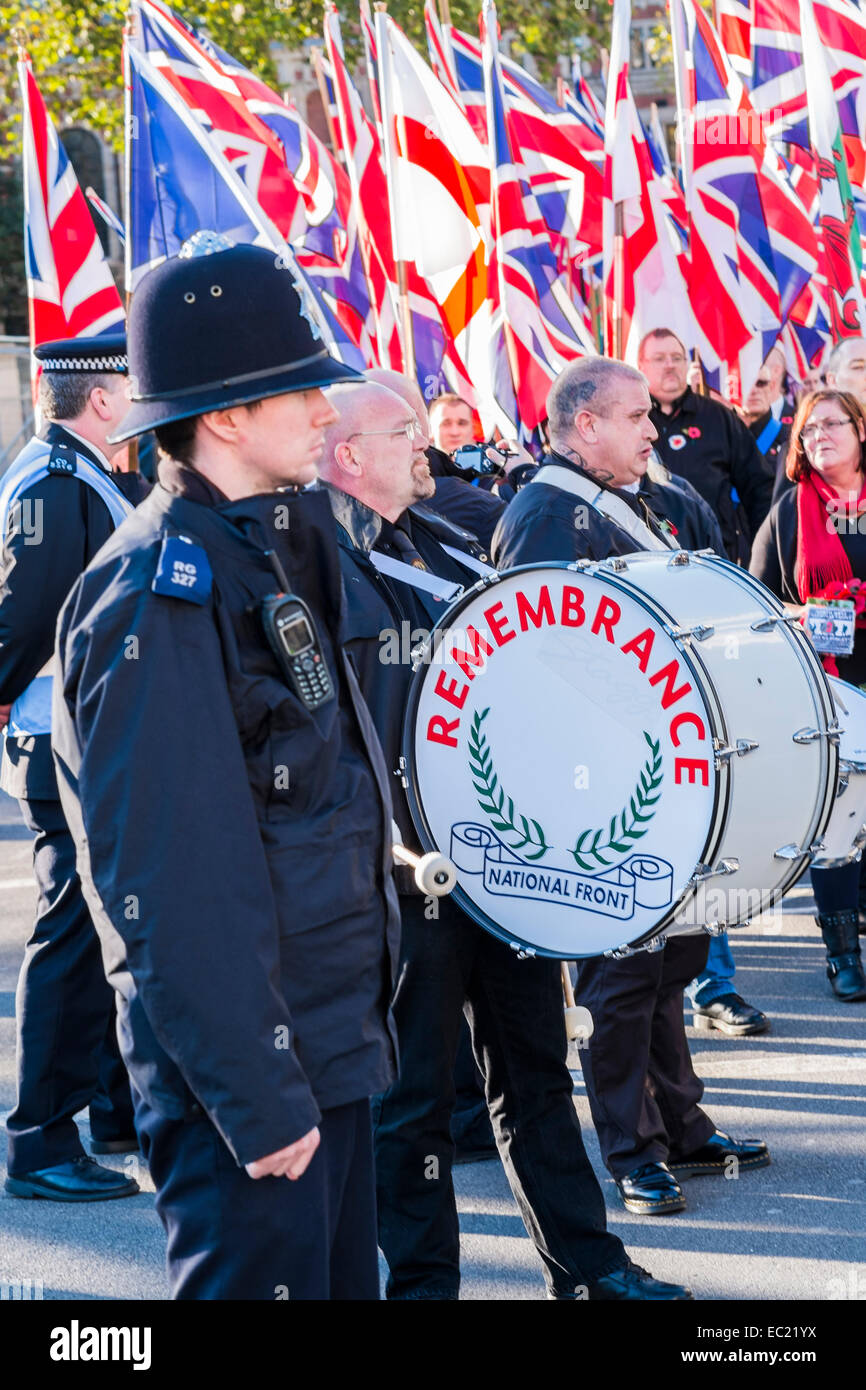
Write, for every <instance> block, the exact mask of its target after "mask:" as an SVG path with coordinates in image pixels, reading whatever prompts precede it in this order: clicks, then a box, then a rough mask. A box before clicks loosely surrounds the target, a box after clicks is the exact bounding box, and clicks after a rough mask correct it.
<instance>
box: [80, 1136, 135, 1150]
mask: <svg viewBox="0 0 866 1390" xmlns="http://www.w3.org/2000/svg"><path fill="white" fill-rule="evenodd" d="M139 1147H140V1145H139V1142H138V1139H137V1138H136V1136H135V1135H134V1134H133V1135H132V1137H131V1138H129V1139H91V1141H90V1152H91V1153H92V1154H135V1153H138V1150H139Z"/></svg>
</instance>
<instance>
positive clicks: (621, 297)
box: [613, 202, 625, 361]
mask: <svg viewBox="0 0 866 1390" xmlns="http://www.w3.org/2000/svg"><path fill="white" fill-rule="evenodd" d="M624 302H625V221H624V214H623V204H622V203H621V202H619V203H614V205H613V355H614V357H616V358H618V359H619V361H622V352H623V342H622V319H623V313H622V309H623V304H624Z"/></svg>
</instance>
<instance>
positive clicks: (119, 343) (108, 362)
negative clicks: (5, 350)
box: [33, 333, 129, 374]
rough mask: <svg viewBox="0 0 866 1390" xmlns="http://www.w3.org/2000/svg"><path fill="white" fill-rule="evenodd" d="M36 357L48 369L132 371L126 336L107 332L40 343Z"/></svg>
mask: <svg viewBox="0 0 866 1390" xmlns="http://www.w3.org/2000/svg"><path fill="white" fill-rule="evenodd" d="M33 356H34V357H35V358H36V360H37V362H39V363H40V365H41V367H42V370H43V371H45V372H120V373H123V374H125V373H126V372H128V371H129V360H128V358H127V355H126V335H125V334H123V333H105V334H101V335H100V336H99V337H96V338H58V339H57V340H56V341H54V342H51V343H40V344H39V346H38V347H37V348H34V350H33Z"/></svg>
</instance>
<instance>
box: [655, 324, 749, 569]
mask: <svg viewBox="0 0 866 1390" xmlns="http://www.w3.org/2000/svg"><path fill="white" fill-rule="evenodd" d="M638 366H639V367H640V369H641V371H642V372H644V373H645V375H646V378H647V380H648V382H649V389H650V393H651V395H652V411H651V414H650V418H651V420H652V422H653V424H654V425H655V428H656V431H657V434H658V439H657V441H656V452H657V453H658V455H659V457H660V458H661V460H662V463H664V464H665V465H666V467H667V468H669V469H670V470H671V472H672V473H677V474H679V475H680V476H681V477H684V478H687V479H688V480H689V482H690V483H692V485H693V486H694V487H695V488H697V490H698V492H699V493H700V494H701V496H702V497H704V498H706V500H707V501H708V502H709V504H710V506H711V507H712V508H713V511H714V512H715V514H716V516H717V517H718V521H719V525H720V526H721V528H722V537H723V539H724V542H725V550H726V553H727V556H728V559H730V560H733V561H735V562H736V563H737V564H741V565H747V564H748V563H749V552H750V549H751V544H752V539H753V537H754V536H755V534H756V532H757V530H758V527H759V526H760V524H761V522H762V521H763V520H764V517H765V516H766V515H767V512H768V511H769V509H770V499H771V497H772V493H773V479H772V475H771V473H770V471H769V469H768V468H767V466H766V465H765V464H764V461H763V459H762V457H761V454H760V453H759V452H758V448H757V445H756V444H755V441H754V439H753V438H752V436H751V435H750V434H749V431H748V430H747V429H746V427H745V425H744V424H743V422H742V420H740V419H738V418H737V416H736V415H735V414H734V412H733V410H730V409H729V408H728V407H727V406H726V405H723V404H722V403H721V402H720V401H714V400H711V399H710V397H708V396H698V395H696V394H695V392H694V391H693V390H692V389H691V387H690V386H689V385H688V384H687V380H686V376H687V372H688V358H687V357H686V352H685V348H684V347H683V345H682V343H681V342H680V340H679V338H677V337H676V336H675V334H673V333H671V332H670V331H669V330H668V329H665V328H655V329H653V330H652V332H651V333H648V334H647V335H646V337H645V338H644V339H643V340H642V342H641V344H640V347H639V349H638Z"/></svg>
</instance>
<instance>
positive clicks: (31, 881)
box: [0, 878, 36, 892]
mask: <svg viewBox="0 0 866 1390" xmlns="http://www.w3.org/2000/svg"><path fill="white" fill-rule="evenodd" d="M35 887H36V879H35V878H0V892H2V890H3V889H4V888H35Z"/></svg>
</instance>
